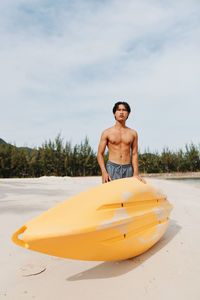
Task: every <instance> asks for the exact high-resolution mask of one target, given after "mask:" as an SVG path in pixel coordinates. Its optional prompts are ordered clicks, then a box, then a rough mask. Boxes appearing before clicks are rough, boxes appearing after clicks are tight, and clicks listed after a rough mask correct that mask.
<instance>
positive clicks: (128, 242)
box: [12, 177, 173, 261]
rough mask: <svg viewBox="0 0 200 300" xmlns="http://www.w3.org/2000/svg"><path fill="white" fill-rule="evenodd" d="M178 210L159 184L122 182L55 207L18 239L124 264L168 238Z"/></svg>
mask: <svg viewBox="0 0 200 300" xmlns="http://www.w3.org/2000/svg"><path fill="white" fill-rule="evenodd" d="M172 208H173V207H172V205H171V204H170V203H169V201H168V200H167V197H166V196H165V195H163V194H160V193H158V192H157V191H156V189H155V188H154V186H153V185H151V184H149V183H147V184H144V183H142V182H140V181H139V180H137V179H135V178H133V177H132V178H124V179H118V180H115V181H111V182H109V183H106V184H102V185H99V186H96V187H94V188H91V189H89V190H87V191H85V192H82V193H80V194H78V195H75V196H73V197H71V198H69V199H67V200H65V201H64V202H62V203H60V204H58V205H56V206H54V207H53V208H51V209H50V210H48V211H46V212H45V213H43V214H41V215H40V216H38V217H36V218H35V219H33V220H31V221H29V222H28V223H26V224H25V225H24V226H23V227H21V228H20V229H19V230H17V231H16V232H15V233H14V234H13V236H12V240H13V242H14V243H16V244H18V245H20V246H22V247H25V248H27V249H31V250H34V251H38V252H42V253H45V254H49V255H54V256H58V257H65V258H69V259H80V260H95V261H110V260H123V259H127V258H131V257H134V256H136V255H139V254H141V253H143V252H145V251H146V250H148V249H149V248H150V247H152V246H153V245H154V244H155V243H156V242H157V241H158V240H159V239H160V238H161V237H162V235H163V234H164V233H165V231H166V229H167V226H168V224H169V214H170V212H171V210H172ZM21 234H22V236H21V238H19V235H21Z"/></svg>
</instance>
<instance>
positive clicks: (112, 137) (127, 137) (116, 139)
mask: <svg viewBox="0 0 200 300" xmlns="http://www.w3.org/2000/svg"><path fill="white" fill-rule="evenodd" d="M133 141H134V137H133V135H131V134H127V133H112V134H109V136H108V143H110V144H113V145H120V144H124V145H131V144H132V143H133Z"/></svg>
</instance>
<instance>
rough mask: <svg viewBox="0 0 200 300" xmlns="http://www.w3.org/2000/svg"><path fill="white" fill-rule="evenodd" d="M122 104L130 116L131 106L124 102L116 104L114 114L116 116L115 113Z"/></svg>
mask: <svg viewBox="0 0 200 300" xmlns="http://www.w3.org/2000/svg"><path fill="white" fill-rule="evenodd" d="M120 104H123V105H124V106H125V108H126V110H127V112H128V113H129V114H130V112H131V108H130V106H129V104H128V103H127V102H122V101H118V102H117V103H115V105H114V106H113V114H115V112H116V110H117V109H118V106H119V105H120Z"/></svg>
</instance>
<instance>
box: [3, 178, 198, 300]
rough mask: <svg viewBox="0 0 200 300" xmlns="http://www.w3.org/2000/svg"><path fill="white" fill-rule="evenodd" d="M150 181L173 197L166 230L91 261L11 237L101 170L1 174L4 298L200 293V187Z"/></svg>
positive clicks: (39, 299) (59, 299)
mask: <svg viewBox="0 0 200 300" xmlns="http://www.w3.org/2000/svg"><path fill="white" fill-rule="evenodd" d="M148 181H149V182H151V183H153V184H155V185H156V186H157V187H158V188H159V189H162V190H163V192H165V193H166V194H167V195H168V199H169V201H170V202H171V203H172V204H173V205H174V210H173V212H172V214H171V223H170V225H169V228H168V230H167V232H166V234H165V235H164V236H163V237H162V239H161V240H160V241H159V242H158V243H157V244H156V245H155V246H154V247H152V248H151V249H150V250H149V251H147V252H146V253H144V254H142V255H140V256H138V257H136V258H133V259H130V260H126V261H121V262H85V261H73V260H68V259H61V258H56V257H51V256H47V255H44V254H41V253H37V252H33V251H30V250H26V249H24V248H22V247H19V246H16V245H15V244H14V243H12V241H11V239H10V238H11V235H12V233H13V232H15V231H16V230H17V229H18V228H19V227H21V226H22V225H24V224H25V223H26V222H27V221H29V220H30V219H32V218H33V217H35V216H37V215H39V214H40V213H42V212H43V211H45V210H47V209H48V208H50V207H52V206H54V205H55V204H57V203H59V202H61V201H63V200H65V199H66V198H68V197H70V196H72V195H74V194H76V193H79V192H81V191H83V190H86V189H88V188H90V187H93V186H95V185H97V184H100V183H101V178H100V177H92V178H91V177H90V178H70V177H65V178H55V177H48V178H47V177H43V178H39V179H0V226H1V231H0V251H1V255H0V299H10V300H23V299H37V300H46V299H48V300H66V299H69V300H73V299H84V300H89V299H94V300H96V299H97V300H98V299H115V300H118V299H120V300H122V299H123V300H127V299H128V300H129V299H136V300H140V299H141V300H146V299H148V300H151V299H152V300H157V299H159V300H160V299H163V300H165V299H167V300H169V299H181V300H184V299H187V300H188V299H189V300H199V299H200V217H199V215H200V188H197V187H193V186H190V185H188V184H187V183H177V182H171V181H165V180H159V179H148ZM41 271H43V272H42V273H40V272H41ZM35 273H40V274H38V275H32V276H27V275H31V274H35Z"/></svg>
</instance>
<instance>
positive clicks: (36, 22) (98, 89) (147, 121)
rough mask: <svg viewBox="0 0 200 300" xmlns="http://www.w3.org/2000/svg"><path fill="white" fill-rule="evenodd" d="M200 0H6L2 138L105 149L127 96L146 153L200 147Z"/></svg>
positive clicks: (0, 53)
mask: <svg viewBox="0 0 200 300" xmlns="http://www.w3.org/2000/svg"><path fill="white" fill-rule="evenodd" d="M199 53H200V2H199V1H194V0H191V1H186V0H182V1H179V0H176V1H170V0H132V1H131V0H125V1H121V0H118V1H117V0H116V1H106V0H104V1H100V0H98V1H97V0H96V1H92V0H90V1H89V0H82V1H81V0H77V1H67V0H66V1H62V0H57V1H50V0H49V1H48V0H43V1H42V0H29V1H25V0H14V1H7V0H2V1H1V2H0V65H1V68H0V79H1V89H0V101H1V118H0V137H1V138H3V139H4V140H6V141H7V142H11V143H15V144H16V145H17V146H24V145H26V146H29V147H34V146H40V145H41V144H42V143H43V142H44V141H45V140H48V139H54V138H55V137H56V136H57V134H58V133H61V135H62V137H63V139H64V141H71V142H72V144H75V143H79V142H80V141H82V140H84V138H85V136H88V138H89V141H90V144H91V145H92V147H93V149H94V150H97V146H98V142H99V138H100V135H101V132H102V131H103V130H104V129H105V128H107V127H110V126H112V125H113V124H114V118H113V115H112V107H113V105H114V103H115V102H117V101H118V100H122V101H127V102H128V103H129V104H130V106H131V108H132V113H131V115H130V117H129V119H128V122H127V126H129V127H131V128H134V129H136V130H137V132H138V134H139V147H140V150H141V151H144V150H145V148H147V147H149V148H150V149H151V150H152V151H155V150H158V151H160V150H162V148H163V147H165V146H168V147H169V148H170V149H174V150H176V149H178V148H180V147H182V148H183V147H184V145H185V144H186V143H190V142H191V141H193V142H194V143H195V144H199V143H200V138H199V129H200V120H199V111H200V84H199V78H200V56H199Z"/></svg>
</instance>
